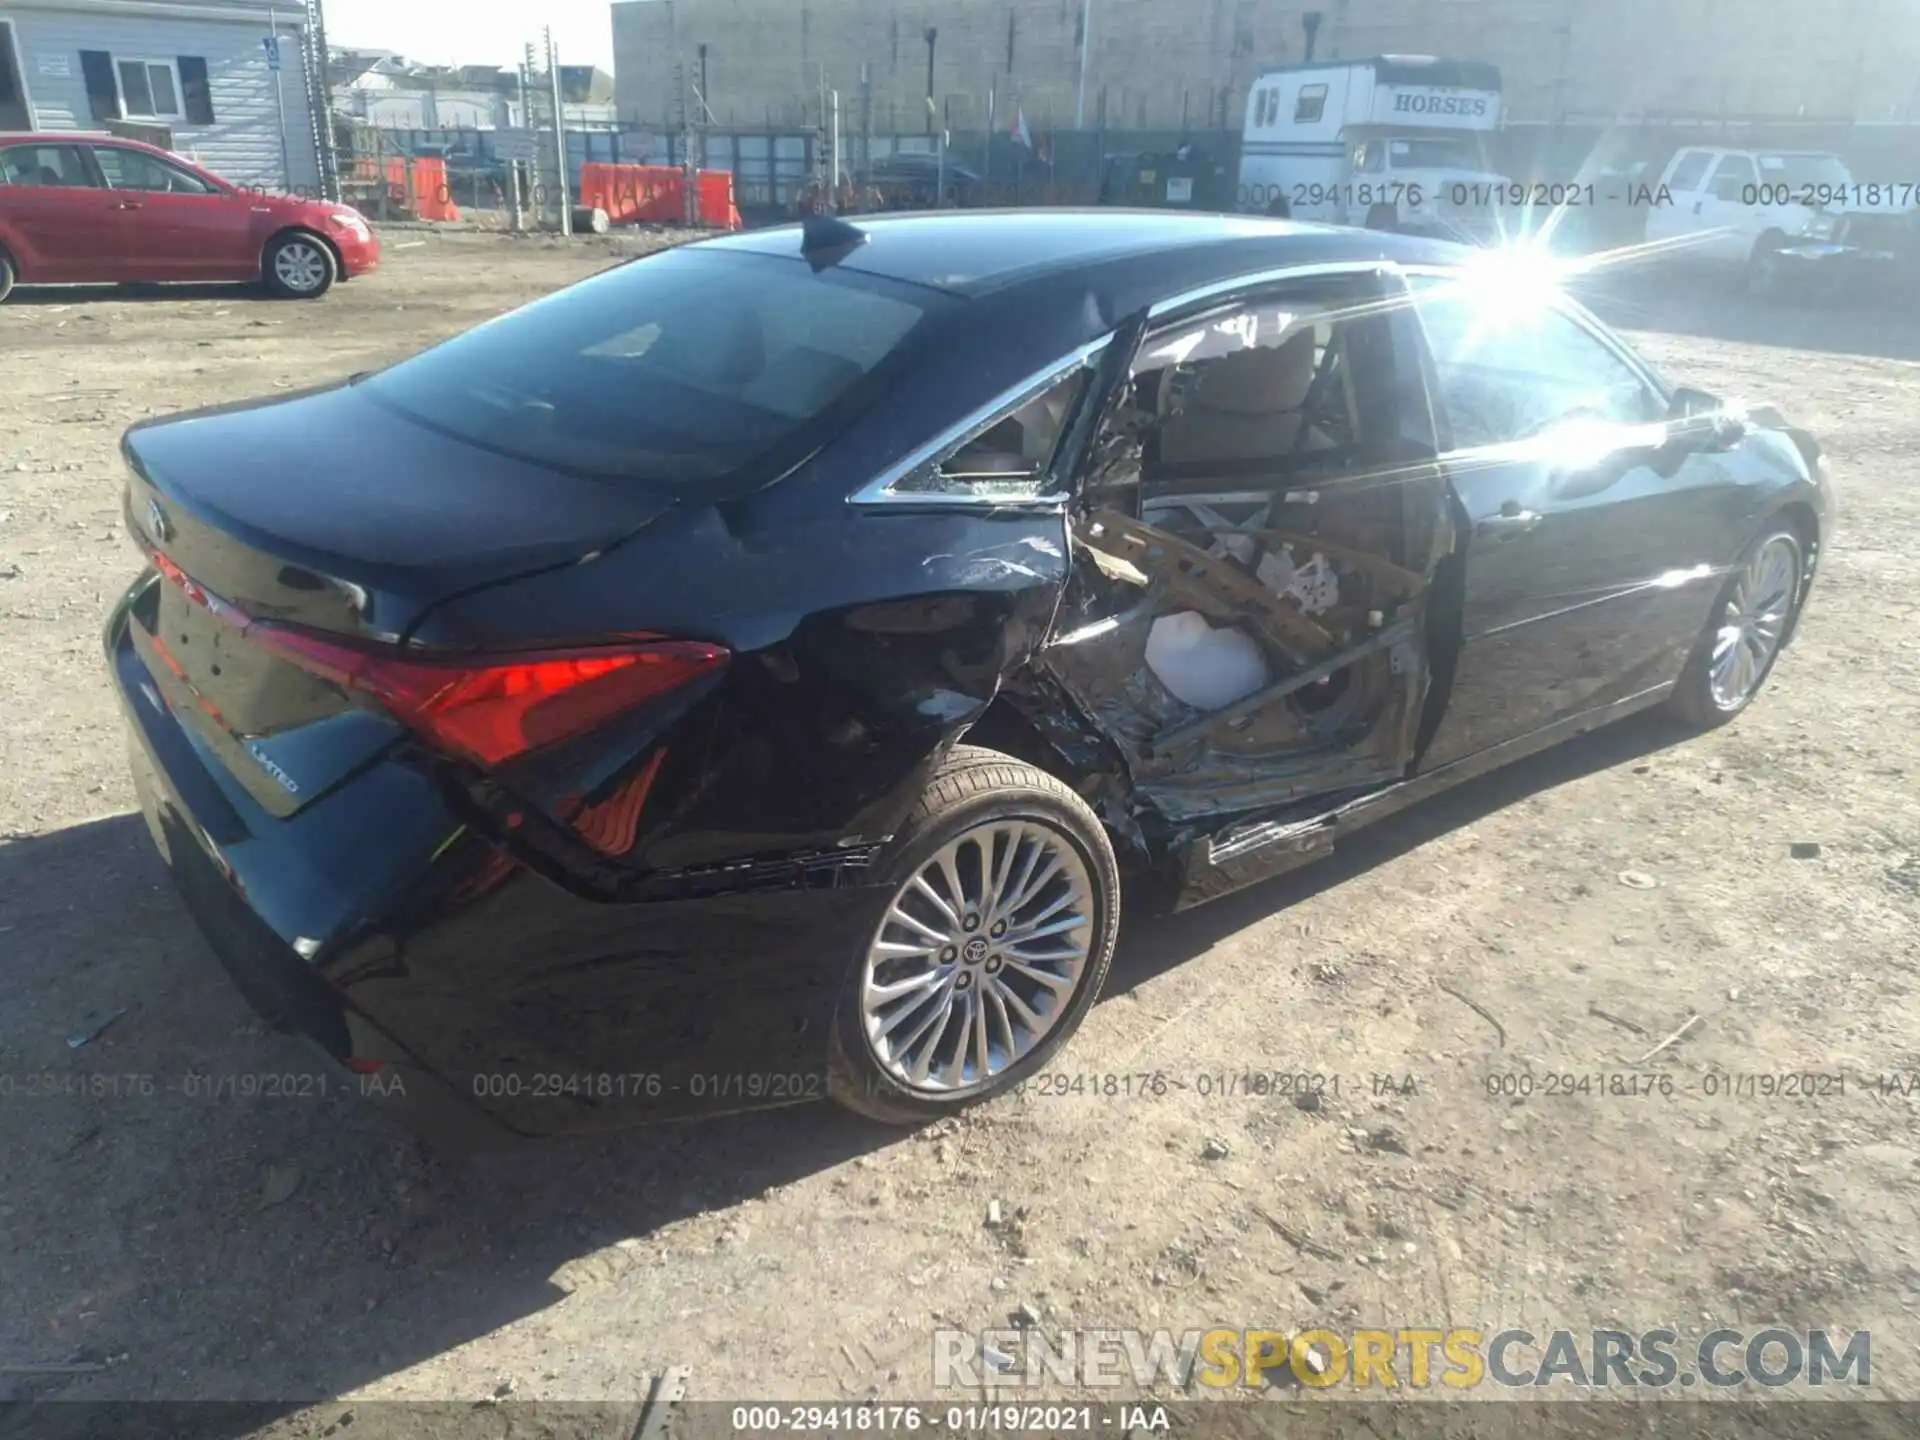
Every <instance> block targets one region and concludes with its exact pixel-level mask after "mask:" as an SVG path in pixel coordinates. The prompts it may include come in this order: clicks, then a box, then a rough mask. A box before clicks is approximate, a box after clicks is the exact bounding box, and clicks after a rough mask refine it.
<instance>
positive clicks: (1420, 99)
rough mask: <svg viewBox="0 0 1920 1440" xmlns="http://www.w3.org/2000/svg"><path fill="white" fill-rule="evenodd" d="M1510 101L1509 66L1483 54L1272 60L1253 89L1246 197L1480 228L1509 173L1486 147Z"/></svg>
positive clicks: (1342, 218) (1353, 215) (1399, 223)
mask: <svg viewBox="0 0 1920 1440" xmlns="http://www.w3.org/2000/svg"><path fill="white" fill-rule="evenodd" d="M1500 101H1501V96H1500V71H1499V69H1498V68H1497V67H1495V66H1493V65H1490V64H1486V63H1484V62H1482V61H1477V60H1446V59H1440V58H1438V57H1436V56H1431V55H1379V56H1375V57H1374V58H1372V59H1369V60H1327V61H1320V62H1317V63H1313V64H1307V65H1293V66H1289V67H1287V68H1285V69H1281V70H1273V71H1269V72H1268V73H1267V74H1265V75H1262V76H1261V77H1260V78H1259V79H1258V80H1256V81H1255V82H1254V85H1253V92H1252V94H1251V95H1249V96H1248V98H1247V118H1246V126H1245V129H1244V131H1243V133H1242V136H1241V142H1240V184H1239V197H1238V203H1239V208H1240V209H1241V210H1242V211H1245V212H1249V213H1253V214H1262V215H1287V216H1291V217H1292V218H1294V219H1298V220H1319V221H1328V222H1331V223H1333V224H1336V225H1357V224H1365V225H1368V226H1372V227H1374V228H1376V229H1436V230H1440V231H1442V232H1446V233H1453V234H1458V235H1460V236H1461V237H1462V238H1481V237H1480V236H1479V234H1478V233H1477V232H1478V231H1480V230H1481V229H1482V228H1484V226H1485V224H1486V222H1487V219H1488V217H1489V216H1490V214H1491V212H1492V211H1493V210H1494V209H1495V208H1497V207H1498V205H1499V204H1500V203H1501V198H1502V194H1503V192H1504V188H1505V187H1506V186H1507V184H1508V181H1507V180H1506V178H1505V177H1504V176H1501V175H1498V174H1495V173H1493V171H1492V169H1491V166H1490V165H1489V163H1488V160H1487V154H1486V140H1487V137H1488V136H1490V135H1491V134H1493V133H1494V132H1495V131H1497V130H1498V129H1499V128H1500V122H1501V103H1500Z"/></svg>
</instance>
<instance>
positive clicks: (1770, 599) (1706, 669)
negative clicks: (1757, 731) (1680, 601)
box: [1668, 525, 1805, 730]
mask: <svg viewBox="0 0 1920 1440" xmlns="http://www.w3.org/2000/svg"><path fill="white" fill-rule="evenodd" d="M1802 546H1803V542H1802V540H1801V537H1800V535H1799V533H1798V532H1797V531H1795V530H1794V529H1793V528H1792V527H1791V526H1787V525H1780V526H1775V527H1772V528H1770V529H1768V530H1767V532H1766V533H1765V534H1764V535H1762V536H1761V537H1760V539H1759V541H1758V542H1757V543H1756V544H1755V545H1754V546H1753V548H1752V549H1751V550H1749V551H1748V552H1747V558H1746V560H1745V562H1744V563H1743V564H1742V565H1741V567H1740V569H1739V570H1737V571H1736V572H1735V573H1734V574H1733V575H1732V576H1731V577H1730V578H1729V579H1728V580H1727V583H1726V586H1725V587H1724V588H1723V589H1722V590H1721V592H1720V595H1719V598H1718V599H1716V600H1715V601H1714V606H1713V613H1712V615H1711V616H1710V617H1709V618H1708V620H1707V628H1706V630H1705V632H1704V633H1702V635H1701V636H1700V640H1699V642H1698V643H1697V644H1696V645H1695V646H1694V651H1693V654H1692V656H1691V657H1690V658H1689V659H1688V661H1687V668H1686V669H1685V670H1684V671H1683V672H1681V676H1680V684H1679V686H1678V687H1677V688H1676V689H1675V690H1674V692H1673V697H1672V699H1671V700H1670V701H1669V702H1668V704H1669V705H1671V706H1672V708H1673V710H1674V711H1675V713H1677V714H1678V715H1680V717H1681V718H1682V719H1684V720H1686V721H1687V723H1688V724H1690V725H1693V726H1695V727H1696V728H1698V729H1701V730H1711V729H1713V728H1715V727H1716V726H1720V725H1724V724H1726V723H1727V722H1728V721H1729V720H1731V719H1733V717H1734V716H1736V715H1738V714H1739V713H1740V712H1741V711H1742V710H1744V709H1746V708H1747V706H1749V705H1751V704H1752V703H1753V700H1754V697H1755V696H1756V695H1758V694H1759V693H1760V689H1761V687H1762V686H1763V685H1765V684H1766V682H1767V676H1768V675H1770V674H1771V673H1772V672H1773V665H1774V662H1775V661H1776V660H1778V659H1779V658H1780V647H1781V646H1782V645H1783V644H1784V643H1785V641H1786V636H1787V632H1788V631H1789V630H1790V629H1791V628H1792V625H1793V618H1794V614H1795V612H1796V611H1798V609H1799V608H1800V600H1801V594H1802V591H1803V589H1804V583H1805V581H1804V577H1805V560H1804V550H1803V548H1802Z"/></svg>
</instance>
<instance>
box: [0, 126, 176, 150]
mask: <svg viewBox="0 0 1920 1440" xmlns="http://www.w3.org/2000/svg"><path fill="white" fill-rule="evenodd" d="M0 145H125V146H128V147H129V148H131V149H134V150H151V151H153V153H154V154H156V155H164V154H166V153H167V152H166V151H164V150H162V149H160V148H159V147H158V146H154V145H149V144H148V143H147V142H146V141H144V140H130V139H128V138H127V137H126V136H125V135H111V134H109V133H107V132H106V131H105V130H0Z"/></svg>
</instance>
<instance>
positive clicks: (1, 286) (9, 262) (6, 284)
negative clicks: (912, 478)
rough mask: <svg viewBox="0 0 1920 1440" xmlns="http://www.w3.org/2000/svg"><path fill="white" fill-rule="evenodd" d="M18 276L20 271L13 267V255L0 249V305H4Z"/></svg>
mask: <svg viewBox="0 0 1920 1440" xmlns="http://www.w3.org/2000/svg"><path fill="white" fill-rule="evenodd" d="M19 278H20V273H19V271H17V270H16V269H15V268H14V264H13V257H12V256H11V255H9V254H7V252H6V251H4V250H0V305H4V304H5V303H6V300H7V297H8V296H9V295H11V294H13V285H14V281H16V280H18V279H19Z"/></svg>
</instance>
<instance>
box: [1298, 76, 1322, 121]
mask: <svg viewBox="0 0 1920 1440" xmlns="http://www.w3.org/2000/svg"><path fill="white" fill-rule="evenodd" d="M1326 109H1327V87H1326V86H1324V85H1302V86H1301V87H1300V98H1299V99H1298V100H1296V101H1294V103H1293V123H1294V124H1296V125H1317V124H1319V123H1320V117H1321V116H1322V115H1323V114H1325V113H1326Z"/></svg>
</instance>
